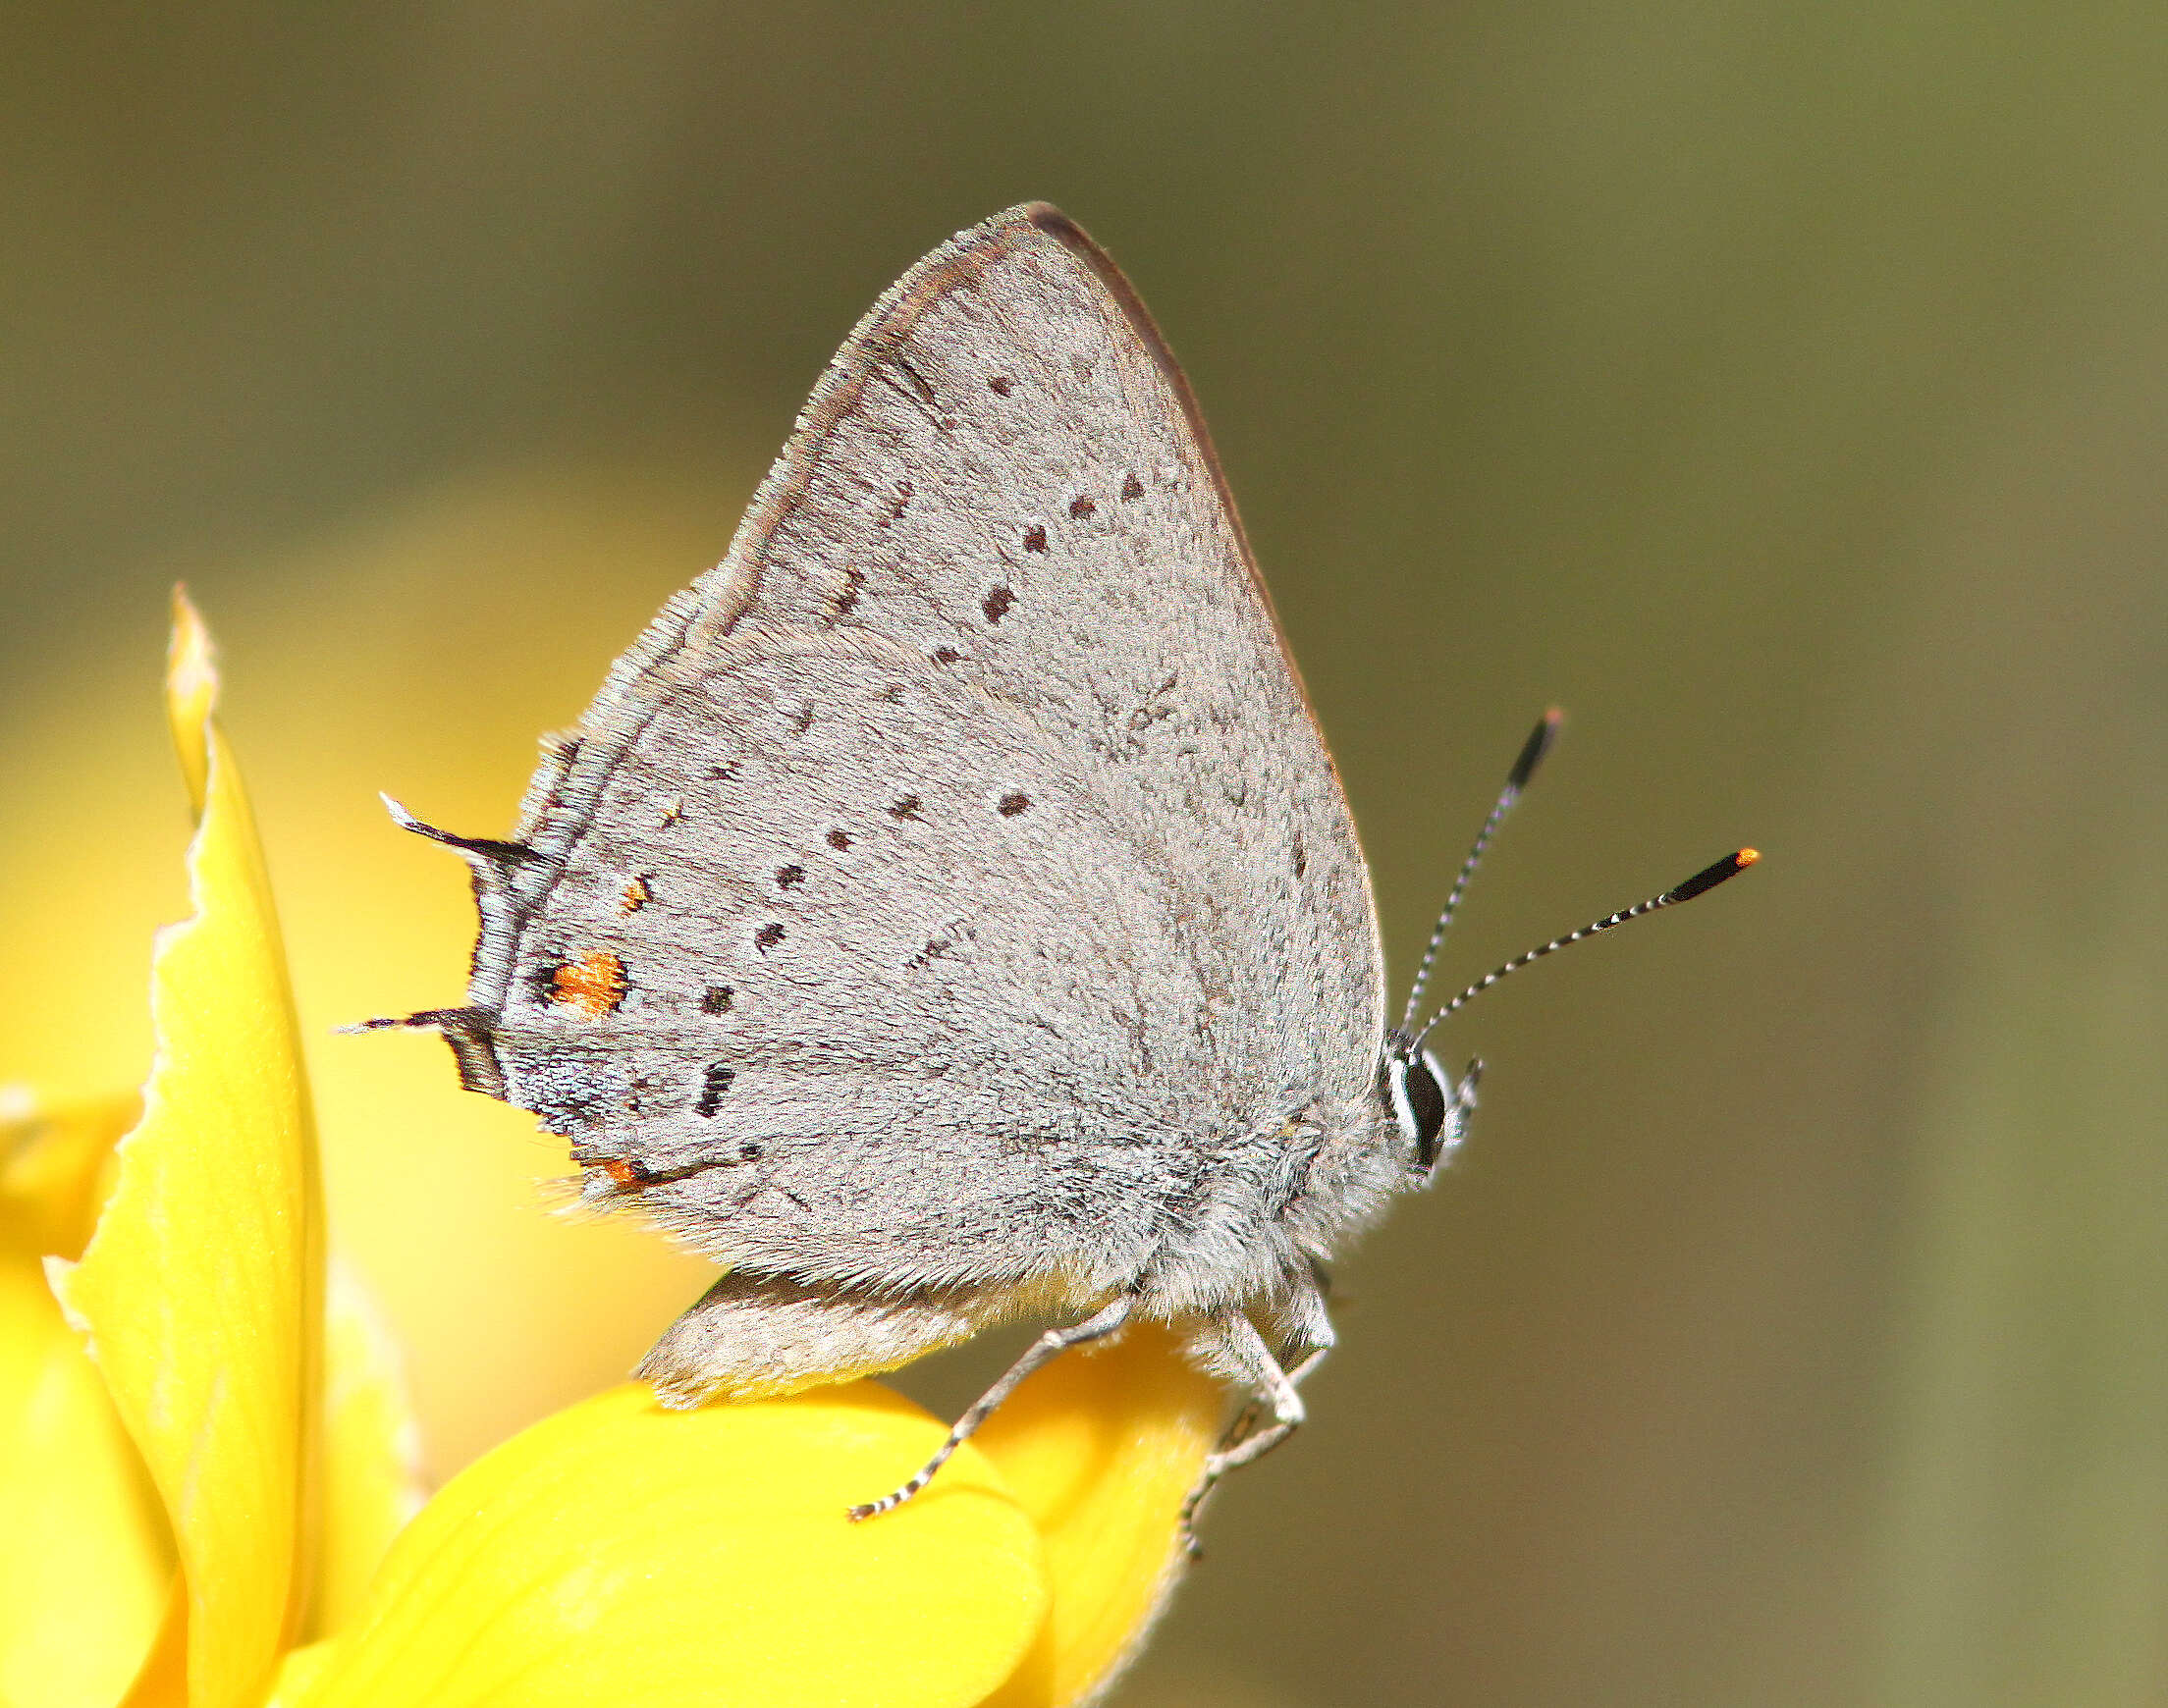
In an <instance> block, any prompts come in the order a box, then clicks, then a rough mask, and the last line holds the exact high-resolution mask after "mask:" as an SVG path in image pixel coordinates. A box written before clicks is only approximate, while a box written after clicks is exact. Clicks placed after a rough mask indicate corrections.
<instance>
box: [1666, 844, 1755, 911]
mask: <svg viewBox="0 0 2168 1708" xmlns="http://www.w3.org/2000/svg"><path fill="white" fill-rule="evenodd" d="M1759 859H1761V851H1760V850H1759V849H1754V848H1742V849H1740V850H1739V852H1738V853H1736V854H1726V855H1725V856H1724V857H1723V858H1722V859H1721V860H1719V861H1717V862H1716V864H1715V865H1713V866H1705V867H1704V868H1703V869H1702V870H1701V871H1699V872H1697V873H1695V874H1694V876H1693V877H1692V878H1689V879H1688V880H1687V881H1685V882H1684V883H1682V884H1680V885H1679V886H1678V888H1676V889H1672V890H1667V891H1665V892H1664V897H1663V899H1662V900H1661V901H1660V902H1658V903H1657V904H1656V905H1657V906H1659V907H1669V906H1670V905H1671V904H1672V903H1673V902H1677V901H1692V900H1693V899H1694V898H1695V897H1696V896H1697V895H1707V893H1708V892H1709V891H1710V890H1712V889H1714V888H1715V887H1716V886H1717V885H1718V884H1719V883H1723V882H1727V881H1730V880H1731V879H1734V878H1737V877H1738V876H1739V874H1740V873H1742V872H1744V871H1746V869H1747V868H1748V867H1750V866H1752V865H1753V864H1754V863H1755V862H1756V861H1757V860H1759Z"/></svg>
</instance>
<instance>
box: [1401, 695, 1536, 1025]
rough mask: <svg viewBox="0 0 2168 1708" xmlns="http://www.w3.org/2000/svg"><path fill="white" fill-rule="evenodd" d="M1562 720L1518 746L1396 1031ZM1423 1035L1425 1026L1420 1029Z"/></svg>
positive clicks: (1409, 1015) (1410, 1014)
mask: <svg viewBox="0 0 2168 1708" xmlns="http://www.w3.org/2000/svg"><path fill="white" fill-rule="evenodd" d="M1564 721H1566V715H1565V714H1564V713H1563V712H1561V711H1559V710H1558V708H1557V707H1555V706H1553V707H1552V708H1551V709H1550V710H1549V711H1547V712H1545V714H1544V715H1543V717H1542V718H1541V719H1540V720H1539V721H1537V724H1536V727H1535V728H1534V729H1533V730H1531V731H1530V732H1529V737H1528V739H1527V740H1526V741H1525V742H1523V743H1522V744H1521V756H1520V758H1518V759H1516V760H1515V761H1514V762H1513V770H1512V771H1511V772H1510V773H1509V774H1507V776H1506V779H1505V787H1504V788H1503V789H1501V790H1500V791H1499V792H1498V804H1497V805H1496V806H1494V807H1492V808H1491V809H1490V817H1489V818H1488V819H1486V820H1484V822H1483V828H1482V829H1481V830H1479V831H1477V832H1476V845H1475V846H1474V847H1473V848H1471V849H1469V850H1468V858H1467V859H1465V860H1463V861H1462V862H1461V863H1460V876H1459V877H1458V878H1456V879H1454V880H1453V887H1452V892H1451V893H1450V894H1449V895H1447V896H1446V897H1445V907H1444V910H1443V911H1442V912H1440V913H1439V914H1438V916H1437V924H1436V925H1435V926H1433V927H1432V928H1431V941H1430V946H1429V947H1428V948H1426V949H1425V950H1424V951H1423V964H1422V965H1421V966H1420V967H1418V968H1416V970H1415V987H1414V988H1413V989H1411V990H1410V991H1409V992H1408V1005H1407V1007H1406V1009H1405V1010H1403V1011H1402V1013H1401V1015H1400V1030H1401V1031H1402V1032H1403V1033H1404V1032H1406V1031H1407V1029H1408V1028H1409V1026H1410V1025H1412V1024H1413V1023H1414V1020H1415V1011H1416V1009H1417V1008H1418V1007H1420V1006H1421V1005H1422V1001H1423V990H1424V987H1426V986H1428V985H1429V984H1430V982H1431V966H1432V963H1433V962H1435V961H1436V959H1437V950H1438V945H1439V944H1441V943H1443V942H1444V940H1445V933H1446V930H1447V928H1448V927H1450V926H1451V925H1452V923H1453V914H1454V912H1455V911H1456V910H1457V909H1458V908H1459V906H1460V898H1461V897H1462V896H1463V895H1465V894H1467V892H1468V880H1469V879H1471V878H1473V877H1474V876H1475V874H1476V866H1477V864H1478V862H1480V861H1481V860H1482V859H1483V851H1484V850H1485V849H1486V848H1488V847H1490V838H1491V836H1493V835H1494V834H1495V833H1496V832H1497V828H1498V827H1499V826H1500V825H1501V824H1503V823H1504V822H1505V815H1506V814H1508V813H1510V812H1511V811H1512V810H1513V803H1514V802H1515V801H1517V800H1519V799H1520V798H1521V790H1523V789H1524V788H1526V787H1528V779H1529V778H1530V777H1532V776H1534V775H1535V774H1536V768H1537V766H1539V765H1541V764H1542V763H1543V758H1544V755H1545V754H1546V753H1548V752H1549V751H1550V744H1551V743H1552V742H1553V741H1555V740H1556V739H1557V738H1558V726H1559V724H1561V723H1563V722H1564ZM1423 1030H1424V1031H1425V1032H1428V1031H1429V1030H1430V1028H1429V1027H1427V1026H1426V1027H1425V1028H1424V1029H1423Z"/></svg>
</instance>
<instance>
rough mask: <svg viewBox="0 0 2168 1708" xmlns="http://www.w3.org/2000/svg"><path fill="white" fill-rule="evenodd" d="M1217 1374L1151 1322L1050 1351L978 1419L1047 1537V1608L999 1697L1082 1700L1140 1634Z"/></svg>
mask: <svg viewBox="0 0 2168 1708" xmlns="http://www.w3.org/2000/svg"><path fill="white" fill-rule="evenodd" d="M1224 1403H1225V1402H1224V1396H1223V1394H1222V1391H1221V1389H1220V1387H1219V1383H1217V1382H1215V1381H1213V1380H1212V1379H1211V1378H1210V1377H1208V1376H1206V1375H1205V1374H1203V1373H1202V1372H1201V1371H1199V1370H1198V1369H1197V1368H1196V1367H1195V1366H1194V1365H1192V1364H1191V1363H1190V1362H1189V1361H1187V1360H1186V1359H1184V1358H1183V1357H1182V1354H1181V1351H1180V1347H1179V1344H1178V1343H1177V1341H1176V1340H1175V1338H1174V1337H1173V1336H1172V1335H1171V1334H1169V1333H1168V1332H1167V1331H1166V1330H1165V1329H1164V1328H1161V1327H1159V1326H1158V1325H1157V1324H1139V1325H1137V1326H1134V1327H1132V1328H1130V1329H1129V1330H1128V1331H1127V1332H1126V1333H1124V1334H1123V1336H1122V1337H1121V1339H1120V1340H1118V1341H1116V1342H1115V1343H1114V1344H1113V1345H1112V1346H1110V1347H1107V1348H1105V1349H1103V1350H1101V1351H1098V1352H1085V1353H1070V1354H1067V1355H1065V1356H1063V1357H1062V1358H1059V1359H1057V1360H1056V1361H1054V1362H1053V1363H1052V1364H1050V1365H1049V1366H1048V1367H1047V1368H1046V1369H1044V1370H1042V1371H1041V1372H1040V1373H1039V1374H1038V1375H1036V1376H1034V1377H1033V1378H1032V1379H1031V1380H1030V1381H1029V1382H1027V1383H1025V1384H1024V1386H1023V1387H1022V1388H1021V1389H1019V1390H1018V1391H1017V1393H1016V1395H1015V1397H1014V1398H1012V1399H1011V1400H1010V1401H1009V1402H1008V1404H1007V1405H1005V1406H1003V1408H1002V1409H1001V1410H1000V1411H999V1412H997V1413H995V1414H994V1415H993V1417H992V1418H991V1419H989V1420H988V1422H987V1425H986V1427H985V1428H983V1429H982V1430H980V1431H979V1434H978V1443H979V1448H980V1451H981V1452H983V1453H984V1454H985V1455H986V1456H987V1457H988V1458H989V1459H991V1460H992V1461H993V1462H994V1464H995V1465H996V1467H997V1468H999V1469H1000V1470H1001V1473H1002V1478H1003V1481H1004V1482H1005V1483H1006V1484H1007V1485H1008V1488H1009V1490H1010V1492H1011V1493H1013V1494H1014V1495H1015V1497H1016V1499H1017V1501H1018V1502H1019V1503H1020V1504H1021V1505H1022V1506H1023V1508H1024V1510H1025V1511H1026V1512H1027V1513H1029V1514H1030V1515H1031V1517H1032V1519H1033V1521H1035V1522H1036V1523H1037V1524H1038V1526H1039V1529H1040V1532H1041V1534H1042V1535H1044V1536H1045V1538H1046V1543H1047V1569H1048V1572H1049V1574H1050V1575H1051V1576H1052V1578H1053V1582H1054V1614H1053V1617H1052V1618H1051V1619H1050V1620H1049V1621H1048V1622H1047V1628H1046V1631H1045V1633H1044V1635H1043V1636H1042V1637H1041V1640H1040V1642H1039V1645H1038V1646H1037V1648H1036V1649H1035V1650H1034V1651H1033V1653H1032V1655H1031V1657H1030V1659H1029V1660H1028V1661H1027V1662H1026V1663H1025V1664H1024V1665H1023V1666H1022V1667H1020V1668H1018V1669H1017V1672H1016V1676H1015V1677H1014V1678H1013V1679H1011V1680H1010V1681H1009V1682H1008V1684H1007V1685H1006V1686H1005V1687H1004V1688H1003V1689H1002V1690H1000V1691H998V1692H997V1693H996V1694H995V1695H994V1696H993V1697H992V1698H991V1702H992V1703H993V1704H998V1705H999V1708H1038V1705H1040V1704H1050V1703H1051V1704H1068V1703H1076V1702H1085V1701H1089V1700H1091V1699H1093V1698H1094V1696H1096V1694H1097V1693H1098V1692H1099V1691H1101V1690H1104V1689H1105V1688H1106V1687H1107V1686H1108V1685H1109V1684H1110V1683H1111V1682H1112V1681H1113V1679H1114V1677H1115V1675H1116V1674H1118V1673H1119V1672H1120V1670H1121V1668H1122V1667H1123V1666H1124V1665H1125V1664H1126V1663H1127V1662H1128V1660H1129V1658H1130V1657H1131V1656H1132V1655H1133V1654H1134V1653H1135V1652H1136V1650H1137V1649H1138V1647H1139V1646H1141V1644H1142V1643H1143V1641H1144V1638H1145V1636H1146V1634H1147V1632H1148V1631H1149V1630H1150V1628H1151V1626H1152V1622H1153V1621H1154V1620H1155V1619H1156V1618H1157V1617H1158V1615H1159V1612H1160V1609H1161V1608H1162V1607H1163V1606H1164V1604H1165V1600H1166V1597H1167V1594H1168V1593H1169V1591H1170V1590H1171V1589H1172V1588H1173V1585H1174V1583H1175V1581H1176V1579H1177V1578H1178V1576H1179V1575H1180V1572H1181V1568H1182V1564H1183V1562H1182V1560H1181V1558H1180V1552H1179V1550H1180V1538H1179V1536H1178V1535H1177V1534H1176V1528H1177V1525H1178V1523H1179V1521H1180V1518H1181V1510H1182V1504H1183V1502H1184V1501H1185V1500H1186V1499H1187V1498H1188V1496H1189V1491H1190V1490H1191V1489H1192V1488H1194V1487H1195V1486H1196V1483H1197V1478H1198V1477H1199V1475H1200V1474H1202V1472H1203V1470H1204V1466H1205V1455H1206V1454H1207V1453H1208V1452H1210V1451H1211V1448H1212V1445H1213V1442H1214V1440H1215V1438H1216V1437H1217V1436H1218V1434H1219V1419H1220V1413H1221V1410H1222V1408H1223V1406H1224Z"/></svg>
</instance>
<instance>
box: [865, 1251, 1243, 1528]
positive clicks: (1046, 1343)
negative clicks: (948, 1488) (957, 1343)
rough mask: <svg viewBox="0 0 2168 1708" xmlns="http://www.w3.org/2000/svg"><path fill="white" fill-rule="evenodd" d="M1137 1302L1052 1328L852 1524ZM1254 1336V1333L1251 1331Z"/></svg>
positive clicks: (923, 1481) (893, 1500)
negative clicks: (1027, 1381)
mask: <svg viewBox="0 0 2168 1708" xmlns="http://www.w3.org/2000/svg"><path fill="white" fill-rule="evenodd" d="M1136 1303H1137V1302H1136V1300H1135V1298H1134V1297H1133V1296H1131V1295H1130V1294H1127V1293H1124V1294H1122V1295H1121V1296H1120V1297H1119V1298H1117V1299H1116V1300H1114V1302H1113V1303H1112V1304H1111V1305H1108V1306H1105V1307H1103V1308H1101V1309H1099V1310H1098V1311H1096V1312H1094V1313H1093V1314H1092V1315H1090V1316H1088V1317H1086V1318H1085V1319H1084V1320H1083V1321H1082V1322H1080V1323H1077V1324H1076V1325H1075V1326H1074V1327H1072V1328H1050V1329H1048V1330H1047V1332H1046V1333H1045V1334H1043V1335H1041V1336H1040V1337H1039V1338H1038V1339H1037V1340H1035V1341H1033V1342H1032V1343H1031V1345H1030V1346H1029V1347H1028V1348H1026V1349H1025V1352H1024V1356H1023V1357H1022V1358H1020V1359H1018V1360H1017V1361H1015V1362H1014V1363H1012V1364H1010V1365H1009V1366H1008V1368H1007V1370H1006V1371H1005V1372H1003V1376H1002V1379H1001V1380H1000V1381H998V1382H996V1383H995V1384H994V1385H993V1386H992V1387H991V1388H989V1389H987V1391H986V1392H985V1393H983V1394H981V1395H980V1396H979V1397H978V1399H977V1400H976V1401H975V1402H974V1403H973V1405H972V1407H971V1409H970V1410H969V1411H968V1412H966V1413H964V1414H963V1415H962V1416H961V1417H958V1418H957V1419H956V1426H955V1427H954V1428H953V1429H951V1430H949V1439H948V1440H946V1441H944V1442H943V1443H942V1444H941V1447H940V1450H939V1451H938V1452H936V1453H935V1455H934V1456H933V1458H931V1459H929V1460H928V1461H927V1462H926V1464H925V1466H924V1467H923V1468H921V1469H920V1470H919V1471H918V1473H917V1474H916V1475H914V1476H913V1477H912V1478H911V1479H910V1481H908V1482H906V1483H905V1484H904V1485H903V1486H902V1487H901V1488H899V1489H897V1490H896V1491H895V1492H894V1494H885V1495H883V1496H882V1497H881V1498H880V1499H879V1500H877V1501H869V1502H868V1503H867V1504H866V1505H864V1506H862V1507H852V1508H851V1509H850V1517H851V1519H852V1521H858V1520H860V1519H871V1518H876V1517H878V1516H879V1515H880V1514H882V1513H890V1512H894V1510H895V1509H896V1508H897V1507H899V1506H901V1505H902V1504H903V1503H904V1502H905V1501H907V1500H909V1499H910V1498H911V1497H912V1496H913V1495H915V1494H917V1493H918V1492H919V1490H921V1489H923V1488H924V1487H925V1486H926V1485H927V1484H928V1483H930V1482H932V1481H933V1480H934V1473H935V1472H936V1471H937V1470H939V1469H940V1468H942V1467H943V1466H945V1465H947V1464H948V1463H949V1455H950V1454H952V1453H954V1452H955V1450H956V1449H957V1448H959V1447H961V1446H962V1445H963V1444H964V1443H965V1442H966V1441H968V1440H970V1439H971V1437H972V1436H973V1435H974V1434H976V1433H977V1431H978V1427H979V1425H980V1424H981V1423H984V1422H985V1421H986V1420H987V1419H988V1418H989V1417H991V1416H993V1415H994V1412H995V1409H996V1408H997V1407H999V1406H1000V1405H1001V1403H1002V1402H1003V1400H1005V1399H1007V1398H1008V1397H1009V1395H1011V1394H1013V1393H1014V1392H1015V1391H1016V1390H1017V1388H1018V1387H1020V1386H1021V1385H1022V1384H1023V1381H1024V1378H1025V1377H1027V1376H1029V1375H1030V1374H1031V1373H1032V1371H1034V1370H1036V1369H1038V1368H1039V1367H1040V1366H1041V1365H1042V1364H1044V1363H1047V1362H1048V1361H1050V1360H1053V1359H1056V1358H1058V1357H1059V1356H1060V1355H1061V1354H1062V1353H1065V1352H1067V1351H1068V1350H1069V1348H1071V1347H1072V1346H1082V1345H1084V1344H1085V1343H1086V1342H1087V1341H1095V1340H1104V1339H1106V1338H1107V1336H1109V1335H1111V1334H1112V1333H1113V1332H1114V1331H1115V1330H1116V1329H1118V1328H1120V1327H1121V1325H1122V1324H1123V1323H1125V1322H1127V1321H1128V1320H1129V1313H1130V1312H1131V1311H1132V1310H1133V1309H1135V1308H1136ZM1252 1332H1255V1331H1254V1330H1253V1331H1252Z"/></svg>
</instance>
